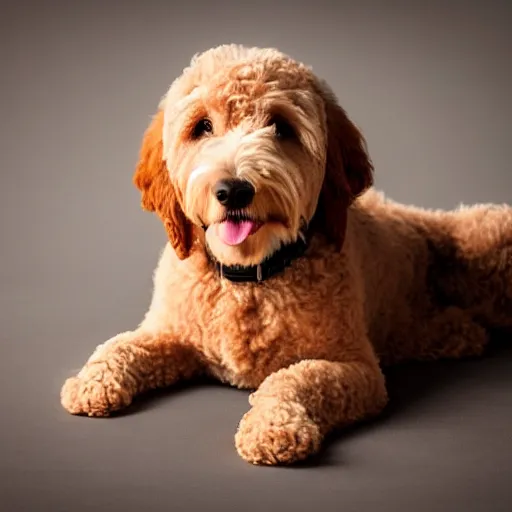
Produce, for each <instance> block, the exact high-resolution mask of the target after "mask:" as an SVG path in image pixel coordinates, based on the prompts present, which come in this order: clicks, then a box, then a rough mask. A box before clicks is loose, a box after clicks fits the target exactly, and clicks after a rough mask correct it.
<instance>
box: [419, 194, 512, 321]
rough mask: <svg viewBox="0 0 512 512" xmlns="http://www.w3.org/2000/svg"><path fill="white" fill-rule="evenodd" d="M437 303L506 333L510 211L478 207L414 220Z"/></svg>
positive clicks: (511, 281) (511, 317)
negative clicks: (422, 238)
mask: <svg viewBox="0 0 512 512" xmlns="http://www.w3.org/2000/svg"><path fill="white" fill-rule="evenodd" d="M418 219H419V220H420V222H419V224H418V225H419V229H420V230H423V234H424V235H425V239H426V240H427V244H428V249H429V251H428V252H429V258H430V265H429V281H430V283H429V284H431V285H432V286H433V290H434V293H436V295H437V299H438V300H440V301H442V302H445V303H446V304H447V305H457V306H459V307H461V308H463V309H465V310H468V311H470V312H471V313H472V315H473V316H474V317H475V319H478V320H479V321H480V322H481V323H482V324H483V325H485V326H486V327H488V328H493V329H506V330H508V329H512V207H511V206H508V205H491V204H481V205H475V206H461V207H460V208H458V209H457V210H454V211H449V212H428V213H424V214H423V215H418Z"/></svg>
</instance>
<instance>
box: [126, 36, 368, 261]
mask: <svg viewBox="0 0 512 512" xmlns="http://www.w3.org/2000/svg"><path fill="white" fill-rule="evenodd" d="M372 174H373V168H372V164H371V162H370V159H369V157H368V154H367V151H366V148H365V141H364V139H363V137H362V135H361V133H360V132H359V130H358V129H357V128H356V126H355V125H354V124H353V123H352V122H351V121H350V120H349V118H348V117H347V115H346V113H345V111H344V110H343V109H342V108H341V107H340V106H339V105H338V104H337V101H336V98H335V96H334V94H333V93H332V91H331V90H330V89H329V87H328V86H327V85H326V84H325V83H324V82H322V81H321V80H320V79H318V78H317V77H316V76H315V75H314V74H313V72H312V71H311V70H310V69H309V68H307V67H306V66H304V65H303V64H301V63H299V62H296V61H295V60H293V59H291V58H290V57H287V56H286V55H283V54H282V53H280V52H278V51H277V50H273V49H258V48H245V47H241V46H237V45H226V46H220V47H217V48H214V49H212V50H209V51H207V52H205V53H203V54H201V55H199V56H196V57H194V59H193V60H192V62H191V64H190V66H189V67H188V68H186V69H185V70H184V71H183V73H182V75H181V76H180V77H179V78H178V79H177V80H175V82H174V83H173V84H172V85H171V87H170V89H169V91H168V92H167V94H166V95H165V96H164V98H163V99H162V101H161V102H160V106H159V109H158V112H157V113H156V115H155V116H154V118H153V120H152V122H151V124H150V126H149V127H148V129H147V130H146V133H145V135H144V138H143V143H142V148H141V151H140V160H139V163H138V165H137V169H136V172H135V176H134V183H135V184H136V186H137V187H138V188H139V189H140V190H141V192H142V205H143V207H144V208H145V209H147V210H150V211H154V212H156V213H157V214H158V215H159V217H160V219H161V220H162V222H163V223H164V225H165V228H166V231H167V234H168V236H169V240H170V242H171V244H172V245H173V247H174V249H175V251H176V253H177V255H178V257H179V258H181V259H184V258H186V257H187V256H188V255H189V254H190V251H191V249H192V247H193V246H194V243H195V242H196V241H197V240H201V243H204V244H207V245H208V248H209V250H210V252H211V253H212V254H213V255H214V256H215V258H216V259H217V260H218V261H220V262H221V263H223V264H225V265H234V264H236V265H255V264H258V263H260V262H261V261H262V260H264V259H265V258H266V257H268V256H269V255H270V254H271V253H273V252H274V251H275V250H277V249H278V248H279V247H280V246H281V245H282V244H283V243H287V242H292V241H295V240H296V239H297V237H298V236H301V231H302V230H304V229H305V227H306V226H307V227H309V229H310V230H313V231H317V232H322V233H323V235H325V236H326V237H327V238H328V240H329V241H331V242H332V243H334V244H336V245H338V246H340V244H341V243H342V241H343V237H344V234H345V222H344V219H345V212H346V209H347V208H348V206H349V205H350V203H351V202H352V201H353V199H354V198H355V197H357V196H358V195H359V194H361V193H362V192H363V191H365V190H366V189H367V188H368V187H369V186H370V185H371V184H372V178H373V176H372ZM203 230H204V233H203ZM196 245H197V244H196Z"/></svg>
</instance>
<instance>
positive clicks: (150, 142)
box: [133, 111, 192, 259]
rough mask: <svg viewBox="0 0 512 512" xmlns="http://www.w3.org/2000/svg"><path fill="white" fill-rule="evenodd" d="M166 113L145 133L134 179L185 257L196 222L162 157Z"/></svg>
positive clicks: (147, 206)
mask: <svg viewBox="0 0 512 512" xmlns="http://www.w3.org/2000/svg"><path fill="white" fill-rule="evenodd" d="M163 122H164V113H163V111H159V112H157V114H156V115H155V116H154V117H153V120H152V121H151V123H150V125H149V127H148V128H147V130H146V132H145V133H144V137H143V139H142V147H141V149H140V153H139V161H138V163H137V167H136V170H135V174H134V176H133V183H134V184H135V186H136V187H137V188H138V189H139V190H140V191H141V192H142V207H143V208H144V209H145V210H148V211H151V212H156V213H157V215H158V216H159V217H160V219H161V220H162V222H163V224H164V227H165V230H166V232H167V236H168V237H169V241H170V242H171V245H172V246H173V247H174V250H175V251H176V254H177V256H178V257H179V258H180V259H185V258H186V257H187V256H188V255H189V253H190V248H191V245H192V226H191V224H190V222H189V221H188V220H187V218H186V217H185V214H184V213H183V210H182V208H181V206H180V203H179V199H178V197H177V194H176V190H175V189H174V187H173V185H172V183H171V179H170V176H169V172H168V170H167V167H166V165H165V162H164V161H163V159H162V154H163V142H162V131H163Z"/></svg>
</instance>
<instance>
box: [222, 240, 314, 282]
mask: <svg viewBox="0 0 512 512" xmlns="http://www.w3.org/2000/svg"><path fill="white" fill-rule="evenodd" d="M308 245H309V240H308V238H307V235H306V236H299V237H298V238H297V240H296V241H295V242H292V243H289V244H286V245H283V246H281V248H280V249H278V250H277V251H276V252H275V253H273V254H272V255H271V256H269V257H268V258H267V259H265V260H264V261H262V262H261V263H260V264H259V265H251V266H248V267H244V266H241V265H232V266H227V265H222V264H221V263H219V262H218V261H216V260H213V264H214V265H215V269H216V270H217V272H218V273H219V275H220V276H221V277H224V278H226V279H228V280H229V281H232V282H235V283H257V282H261V281H265V280H266V279H270V278H271V277H272V276H275V275H276V274H279V273H281V272H283V271H284V270H285V269H286V268H287V267H289V266H290V265H291V264H292V263H293V261H294V260H296V259H297V258H300V257H301V256H302V255H303V254H304V253H305V252H306V249H307V248H308Z"/></svg>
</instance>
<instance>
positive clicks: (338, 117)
mask: <svg viewBox="0 0 512 512" xmlns="http://www.w3.org/2000/svg"><path fill="white" fill-rule="evenodd" d="M329 96H330V95H329ZM324 103H325V113H326V122H327V156H326V164H325V177H324V183H323V185H322V191H321V193H320V198H319V202H318V206H317V211H316V213H315V218H314V223H315V229H317V230H318V231H321V232H323V233H324V234H325V235H326V236H327V238H328V239H329V240H330V241H331V242H334V243H335V244H336V246H337V247H338V248H339V249H341V246H342V245H343V241H344V238H345V230H346V222H347V208H348V207H349V206H350V204H351V203H352V201H353V200H354V199H355V198H356V197H357V196H359V195H360V194H362V193H363V192H364V191H366V190H367V189H368V188H369V187H371V185H372V184H373V165H372V162H371V160H370V157H369V155H368V152H367V150H366V142H365V140H364V137H363V135H362V134H361V132H360V131H359V130H358V128H357V127H356V126H355V125H354V124H353V123H352V121H350V119H349V118H348V116H347V114H346V113H345V111H344V110H343V109H342V108H341V107H340V106H339V105H338V104H337V102H336V100H335V98H334V97H327V98H325V100H324Z"/></svg>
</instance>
